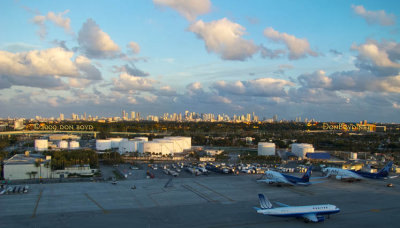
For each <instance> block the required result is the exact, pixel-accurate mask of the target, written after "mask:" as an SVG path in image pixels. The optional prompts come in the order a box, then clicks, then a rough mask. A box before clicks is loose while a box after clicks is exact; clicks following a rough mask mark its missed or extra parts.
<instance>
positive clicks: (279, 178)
mask: <svg viewBox="0 0 400 228" xmlns="http://www.w3.org/2000/svg"><path fill="white" fill-rule="evenodd" d="M311 169H312V166H310V167H308V169H307V171H306V173H305V174H304V175H303V176H302V177H301V178H300V177H295V176H291V175H287V174H283V173H280V172H276V171H272V170H269V171H265V178H266V179H262V180H257V182H264V183H268V184H274V183H276V184H288V185H293V186H294V185H310V184H316V183H321V182H324V181H320V182H310V179H323V178H326V177H316V178H311V177H310V176H311Z"/></svg>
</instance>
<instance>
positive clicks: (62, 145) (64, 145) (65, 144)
mask: <svg viewBox="0 0 400 228" xmlns="http://www.w3.org/2000/svg"><path fill="white" fill-rule="evenodd" d="M58 148H60V149H68V142H67V141H65V140H61V141H59V142H58Z"/></svg>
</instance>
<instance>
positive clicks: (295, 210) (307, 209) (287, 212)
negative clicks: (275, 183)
mask: <svg viewBox="0 0 400 228" xmlns="http://www.w3.org/2000/svg"><path fill="white" fill-rule="evenodd" d="M339 212H340V209H339V208H337V207H336V206H335V205H332V204H322V205H310V206H290V207H278V208H271V209H261V210H258V211H257V213H260V214H264V215H270V216H278V217H304V215H305V214H315V215H327V214H335V213H339Z"/></svg>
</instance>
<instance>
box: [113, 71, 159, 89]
mask: <svg viewBox="0 0 400 228" xmlns="http://www.w3.org/2000/svg"><path fill="white" fill-rule="evenodd" d="M155 83H157V81H156V80H154V79H150V78H143V77H137V76H133V75H130V74H128V73H126V72H122V73H121V74H120V75H119V77H118V78H113V85H114V89H115V90H117V91H135V90H140V91H151V90H153V89H154V87H153V85H154V84H155Z"/></svg>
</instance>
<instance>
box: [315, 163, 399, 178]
mask: <svg viewBox="0 0 400 228" xmlns="http://www.w3.org/2000/svg"><path fill="white" fill-rule="evenodd" d="M392 165H393V162H389V163H388V164H386V166H385V167H384V168H383V169H381V170H380V171H379V172H377V173H368V172H363V171H360V170H359V171H354V170H347V169H340V168H331V167H328V168H324V169H323V171H322V172H323V173H325V175H326V176H325V177H329V176H332V175H334V176H336V179H338V180H343V181H355V180H363V179H366V178H370V179H386V178H395V177H398V176H389V170H390V168H391V167H392Z"/></svg>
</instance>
